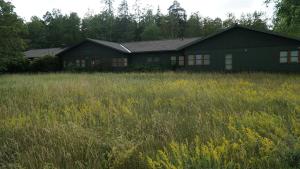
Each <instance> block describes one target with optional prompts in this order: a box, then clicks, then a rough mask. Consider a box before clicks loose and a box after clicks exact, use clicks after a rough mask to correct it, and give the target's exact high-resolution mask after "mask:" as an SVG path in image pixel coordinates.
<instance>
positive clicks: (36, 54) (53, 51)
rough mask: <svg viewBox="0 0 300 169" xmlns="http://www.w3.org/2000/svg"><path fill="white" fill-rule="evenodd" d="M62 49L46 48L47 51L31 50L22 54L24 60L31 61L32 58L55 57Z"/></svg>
mask: <svg viewBox="0 0 300 169" xmlns="http://www.w3.org/2000/svg"><path fill="white" fill-rule="evenodd" d="M62 50H63V49H62V48H48V49H32V50H28V51H26V52H24V55H25V58H27V59H32V58H39V57H43V56H46V55H51V56H55V55H56V54H58V53H59V52H61V51H62Z"/></svg>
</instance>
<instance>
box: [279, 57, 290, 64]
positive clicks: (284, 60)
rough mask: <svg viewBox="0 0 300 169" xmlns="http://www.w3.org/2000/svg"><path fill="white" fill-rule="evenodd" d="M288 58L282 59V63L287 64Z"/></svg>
mask: <svg viewBox="0 0 300 169" xmlns="http://www.w3.org/2000/svg"><path fill="white" fill-rule="evenodd" d="M287 61H288V59H287V57H280V63H287Z"/></svg>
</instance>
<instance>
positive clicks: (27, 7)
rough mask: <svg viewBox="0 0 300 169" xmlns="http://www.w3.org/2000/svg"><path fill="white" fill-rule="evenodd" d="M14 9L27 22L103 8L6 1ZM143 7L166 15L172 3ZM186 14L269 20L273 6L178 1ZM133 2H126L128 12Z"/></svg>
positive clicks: (147, 0) (86, 1)
mask: <svg viewBox="0 0 300 169" xmlns="http://www.w3.org/2000/svg"><path fill="white" fill-rule="evenodd" d="M8 1H10V2H12V3H13V5H14V6H15V7H16V8H15V11H16V12H17V14H18V15H19V16H21V17H22V18H24V19H26V20H27V21H29V20H30V18H31V16H33V15H36V16H39V17H42V16H43V15H44V14H45V13H46V11H52V9H53V8H56V9H60V10H61V11H62V13H70V12H77V13H78V14H79V16H80V17H84V16H85V14H86V13H87V12H88V11H93V12H94V13H99V12H100V11H101V10H102V9H103V7H104V6H103V3H101V0H8ZM120 1H121V0H114V6H115V9H117V7H118V5H119V3H120ZM140 1H141V3H142V7H143V8H153V9H154V10H155V11H156V9H157V7H158V6H160V8H161V11H162V12H163V13H167V9H168V7H169V6H170V5H171V4H172V2H173V0H140ZM178 1H179V2H180V4H181V6H182V7H183V8H185V9H186V11H187V14H188V15H190V14H191V13H193V12H197V11H199V13H200V15H201V16H209V17H212V18H215V17H220V18H222V19H224V18H226V14H227V13H229V12H232V13H234V14H235V15H236V16H237V17H239V16H240V15H241V14H242V13H252V12H254V11H262V12H265V13H266V16H267V17H268V18H271V17H272V14H273V7H272V5H271V6H270V7H269V8H267V7H266V5H265V4H264V3H263V2H264V0H178ZM134 2H135V0H128V4H129V7H130V9H132V6H133V5H134Z"/></svg>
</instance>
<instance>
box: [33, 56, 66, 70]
mask: <svg viewBox="0 0 300 169" xmlns="http://www.w3.org/2000/svg"><path fill="white" fill-rule="evenodd" d="M59 70H61V64H60V62H59V59H58V58H57V57H55V56H50V55H48V56H44V57H41V58H37V59H35V60H33V61H32V62H31V63H30V71H32V72H56V71H59Z"/></svg>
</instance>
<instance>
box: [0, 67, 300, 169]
mask: <svg viewBox="0 0 300 169" xmlns="http://www.w3.org/2000/svg"><path fill="white" fill-rule="evenodd" d="M299 83H300V78H299V76H297V75H292V74H289V75H284V74H263V73H261V74H260V73H258V74H213V73H207V74H191V73H171V72H170V73H168V72H166V73H119V74H118V73H115V74H113V73H95V74H84V73H82V74H44V75H3V76H1V77H0V84H1V85H0V86H1V87H0V95H1V97H0V117H1V118H0V168H32V169H35V168H36V169H39V168H228V169H229V168H230V169H232V168H246V169H247V168H251V169H253V168H255V169H260V168H261V169H265V168H274V169H296V168H299V150H300V116H299V112H300V107H299V105H300V95H299V90H300V86H299Z"/></svg>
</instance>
